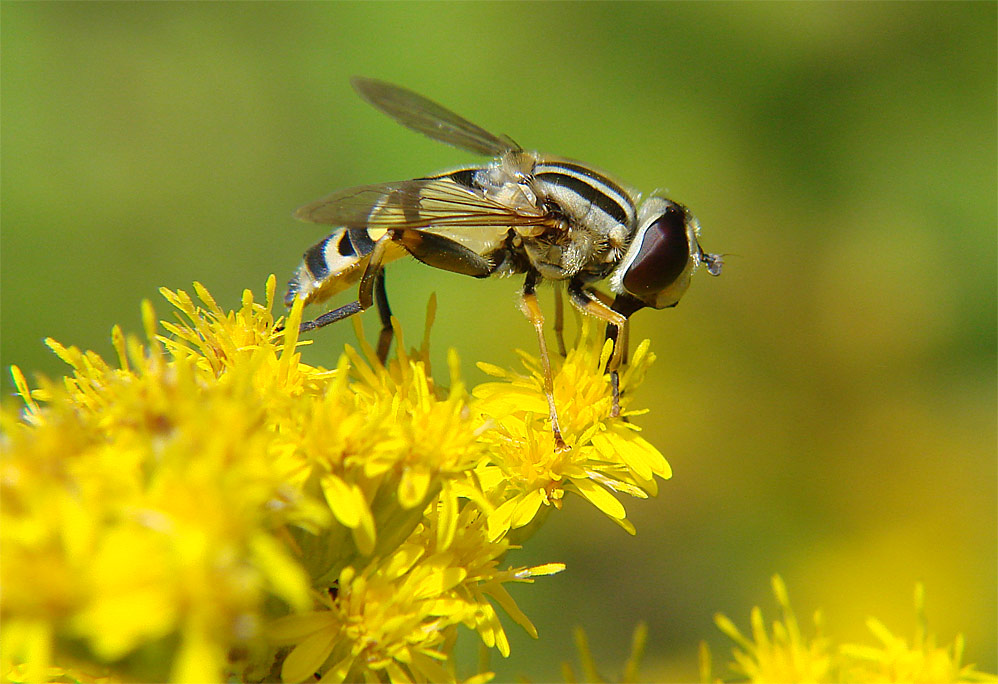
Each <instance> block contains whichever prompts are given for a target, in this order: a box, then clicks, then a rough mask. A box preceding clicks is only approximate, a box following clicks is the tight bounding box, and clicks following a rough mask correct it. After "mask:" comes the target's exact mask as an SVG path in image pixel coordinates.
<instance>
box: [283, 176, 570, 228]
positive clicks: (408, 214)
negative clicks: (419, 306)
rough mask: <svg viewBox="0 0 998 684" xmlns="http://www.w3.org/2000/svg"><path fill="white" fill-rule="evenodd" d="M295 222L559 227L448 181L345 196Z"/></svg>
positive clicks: (386, 186)
mask: <svg viewBox="0 0 998 684" xmlns="http://www.w3.org/2000/svg"><path fill="white" fill-rule="evenodd" d="M295 218H298V219H300V220H302V221H308V222H310V223H322V224H328V225H333V226H344V227H347V228H369V229H407V228H410V229H415V230H429V229H446V230H459V229H471V230H473V229H475V228H496V227H506V228H509V227H516V226H538V227H555V226H557V225H558V224H557V223H556V221H555V219H554V218H552V217H551V215H550V214H549V213H548V212H546V211H544V210H542V209H534V208H533V207H530V209H516V208H513V207H510V206H508V205H506V204H503V203H501V202H498V201H496V200H495V199H492V198H489V197H487V196H486V195H485V194H484V193H482V192H477V191H475V190H473V189H471V188H468V187H466V186H464V185H461V184H460V183H457V182H455V181H454V180H453V179H452V178H451V177H449V176H446V175H445V176H439V177H436V178H423V179H418V180H409V181H400V182H397V183H383V184H378V185H362V186H359V187H355V188H349V189H347V190H340V191H339V192H334V193H333V194H331V195H329V196H327V197H324V198H322V199H320V200H318V201H315V202H312V203H311V204H306V205H305V206H304V207H301V208H300V209H298V210H297V211H296V212H295Z"/></svg>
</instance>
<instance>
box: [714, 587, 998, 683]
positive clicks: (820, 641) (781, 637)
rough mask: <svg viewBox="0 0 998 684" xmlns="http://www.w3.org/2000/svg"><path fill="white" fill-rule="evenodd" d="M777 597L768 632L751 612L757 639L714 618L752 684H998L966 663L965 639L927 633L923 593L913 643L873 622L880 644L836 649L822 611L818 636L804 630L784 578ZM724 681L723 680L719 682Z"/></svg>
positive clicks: (736, 665) (736, 668)
mask: <svg viewBox="0 0 998 684" xmlns="http://www.w3.org/2000/svg"><path fill="white" fill-rule="evenodd" d="M772 585H773V593H774V595H775V596H776V601H777V603H778V604H779V606H780V611H781V613H782V619H781V620H776V621H774V622H773V625H772V631H771V632H770V631H767V629H766V626H765V624H764V622H763V619H762V612H761V611H760V610H759V608H758V607H755V608H753V609H752V613H751V624H752V636H751V638H749V637H746V636H745V635H743V634H742V633H741V631H740V630H739V629H738V628H737V627H736V626H735V625H734V623H733V622H732V621H731V620H729V619H728V618H727V617H725V616H724V615H720V614H718V615H717V616H715V618H714V620H715V622H716V623H717V626H718V627H719V628H720V630H721V631H722V632H724V633H725V634H727V635H728V636H729V637H730V638H731V639H732V640H734V641H735V643H736V644H738V647H737V648H735V649H734V651H733V654H734V662H733V663H730V665H729V667H730V669H731V671H732V672H734V673H736V674H737V675H739V677H740V678H742V677H744V678H745V679H744V681H750V682H856V683H857V684H858V683H860V682H998V677H995V676H994V675H992V674H987V673H983V672H979V671H977V670H976V669H974V666H973V665H962V664H961V660H962V657H963V638H962V637H961V636H957V638H956V640H955V641H954V642H953V644H951V645H950V646H948V647H937V646H936V642H935V637H933V636H932V635H931V634H929V633H928V631H927V627H926V623H925V614H924V589H923V587H922V585H921V584H919V585H918V586H917V587H916V589H915V607H916V612H917V613H918V618H919V626H918V628H917V629H916V632H915V637H914V639H913V640H912V643H911V644H910V645H909V643H908V642H907V641H906V640H905V639H902V638H899V637H896V636H894V635H893V634H892V633H891V632H890V631H889V630H888V629H887V628H886V627H884V625H883V624H882V623H881V622H880V621H878V620H876V619H875V618H870V619H869V620H868V621H867V626H868V627H869V628H870V631H871V632H873V634H874V635H875V636H876V637H877V639H878V640H879V641H880V644H881V645H880V646H865V645H859V644H842V645H840V646H839V647H838V648H834V647H833V646H832V644H831V641H830V640H829V639H828V638H826V637H823V636H822V635H821V632H822V618H821V613H820V612H816V613H815V615H814V625H815V636H813V637H806V636H804V634H803V633H802V632H801V630H800V628H799V626H798V624H797V619H796V617H795V616H794V613H793V610H792V609H791V607H790V599H789V597H788V595H787V589H786V585H785V584H784V583H783V580H782V579H781V578H780V576H779V575H775V576H774V577H773V579H772ZM700 668H701V679H702V681H705V682H706V681H710V679H711V672H710V670H711V666H710V653H709V651H708V650H707V648H706V645H705V644H704V645H701V663H700ZM718 681H720V680H718Z"/></svg>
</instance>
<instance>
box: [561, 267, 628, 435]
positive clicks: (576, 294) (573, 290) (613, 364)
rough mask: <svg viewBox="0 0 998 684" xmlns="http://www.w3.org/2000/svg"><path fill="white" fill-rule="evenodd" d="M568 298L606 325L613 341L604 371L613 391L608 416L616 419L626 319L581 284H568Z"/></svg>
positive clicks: (618, 411) (625, 341)
mask: <svg viewBox="0 0 998 684" xmlns="http://www.w3.org/2000/svg"><path fill="white" fill-rule="evenodd" d="M568 296H569V297H571V301H572V304H573V305H574V306H575V307H576V308H577V309H578V310H579V311H581V312H582V313H585V314H589V315H590V316H593V317H594V318H598V319H600V320H601V321H605V322H606V323H607V326H608V329H607V337H611V338H612V339H613V353H612V354H611V355H610V360H609V361H607V364H606V369H607V370H608V371H610V387H611V388H612V390H613V405H612V407H611V409H610V416H611V417H613V418H616V417H617V416H619V415H620V375H619V373H618V369H619V368H620V364H621V361H622V360H623V358H624V356H625V355H626V352H625V349H626V346H627V317H626V316H624V315H623V314H622V313H620V312H618V311H614V310H613V309H612V308H610V307H609V306H607V305H606V304H604V303H603V301H602V300H601V299H599V297H598V296H597V295H596V294H595V293H594V292H592V291H591V290H587V289H585V286H584V285H582V284H581V283H575V282H572V283H570V284H569V286H568ZM611 330H612V331H613V332H612V334H611V332H610V331H611Z"/></svg>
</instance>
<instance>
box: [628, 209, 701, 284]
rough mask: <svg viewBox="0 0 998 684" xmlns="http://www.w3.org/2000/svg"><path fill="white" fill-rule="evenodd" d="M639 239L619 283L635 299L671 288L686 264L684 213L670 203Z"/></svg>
mask: <svg viewBox="0 0 998 684" xmlns="http://www.w3.org/2000/svg"><path fill="white" fill-rule="evenodd" d="M639 239H640V240H641V245H640V246H639V247H638V252H637V254H636V255H635V256H634V260H633V261H632V262H631V265H630V267H629V268H628V269H627V272H626V273H625V274H624V278H623V284H624V287H625V288H626V289H627V291H628V292H630V293H631V294H633V295H635V296H636V297H647V296H649V295H655V294H658V293H659V292H661V291H662V290H664V289H665V288H667V287H669V286H670V285H672V283H674V282H675V281H676V279H677V278H679V276H680V275H682V273H683V270H685V268H686V264H687V263H688V262H689V259H690V242H689V237H688V236H687V232H686V213H685V212H684V211H683V210H682V208H681V207H679V206H678V205H675V204H670V205H669V207H668V208H667V209H666V210H665V213H664V214H662V215H661V216H659V217H658V218H657V219H655V220H654V221H653V222H652V223H651V225H649V226H648V228H646V229H645V230H644V231H643V232H642V233H641V235H640V236H639Z"/></svg>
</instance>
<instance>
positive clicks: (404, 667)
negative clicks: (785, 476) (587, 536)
mask: <svg viewBox="0 0 998 684" xmlns="http://www.w3.org/2000/svg"><path fill="white" fill-rule="evenodd" d="M195 290H196V292H197V296H198V299H199V300H200V302H199V303H196V302H195V300H193V299H192V298H191V297H189V296H188V295H187V294H186V293H184V292H182V291H177V292H172V291H169V290H165V289H164V290H162V293H163V295H164V297H165V298H166V299H167V300H169V302H170V303H171V304H172V305H173V306H174V308H175V309H176V312H175V316H176V320H175V321H173V322H164V323H163V327H164V328H165V329H166V330H167V332H168V333H169V334H168V335H167V336H163V335H159V334H157V331H156V324H155V319H154V314H153V311H152V307H151V305H149V304H148V303H146V304H144V305H143V320H144V323H145V328H146V338H147V341H146V343H145V344H143V343H142V342H140V341H139V340H138V339H134V338H130V337H126V336H125V335H123V334H122V333H121V331H120V330H119V329H117V328H115V329H114V331H113V332H112V340H113V343H114V348H115V351H116V353H117V356H118V363H117V366H112V365H111V364H108V363H107V362H105V361H104V360H103V359H102V358H100V357H99V356H98V355H96V354H94V353H93V352H82V351H80V350H78V349H75V348H73V347H64V346H62V345H60V344H58V343H56V342H54V341H48V344H49V346H50V347H51V348H52V349H53V350H54V351H55V352H56V354H58V355H59V356H60V358H62V359H63V360H64V361H65V362H66V363H67V364H68V365H69V366H70V367H71V369H72V376H71V377H67V378H64V379H63V380H62V381H61V382H51V381H48V380H45V379H40V380H38V385H39V387H38V388H36V389H30V388H29V385H28V382H27V380H26V379H25V377H24V375H23V374H22V373H21V371H20V370H19V369H17V368H16V367H14V368H12V375H13V378H14V382H15V385H16V386H17V390H18V393H19V394H20V396H21V397H22V399H23V401H24V404H25V407H24V409H23V410H22V412H21V413H20V414H19V415H17V414H15V413H13V412H12V411H10V410H5V411H4V412H3V413H2V414H0V427H2V442H0V444H2V447H3V450H2V455H0V494H2V508H0V543H2V545H3V552H4V558H3V561H4V562H3V564H2V565H0V588H2V590H0V618H2V620H3V631H2V633H0V676H2V677H4V678H5V679H9V680H14V681H44V680H48V681H70V680H74V679H75V680H78V681H95V680H98V679H101V678H110V679H122V680H144V681H165V680H173V681H221V680H237V679H240V678H242V679H245V680H253V681H260V680H272V679H275V678H277V677H281V676H283V678H284V679H285V680H286V681H305V680H309V679H311V678H312V677H313V676H314V675H315V674H316V673H318V674H319V675H320V676H321V677H322V678H323V679H324V680H326V681H335V680H345V679H351V680H354V679H356V680H368V681H375V680H380V681H393V682H402V681H452V680H454V678H455V674H454V672H455V669H454V663H453V662H452V661H451V656H452V648H453V645H454V640H455V634H456V630H457V628H458V626H459V625H464V626H465V627H466V628H468V629H470V630H473V631H474V632H476V633H477V634H478V636H479V638H480V639H481V641H482V643H483V644H485V646H487V647H489V648H494V649H496V650H497V651H499V652H500V653H501V654H502V655H504V656H505V655H508V654H509V641H508V639H507V638H506V634H505V632H504V630H503V627H502V625H501V624H500V622H499V617H498V613H497V610H498V609H500V608H501V609H502V610H503V611H504V612H506V613H507V615H508V616H509V617H510V618H512V620H513V621H514V622H516V623H517V624H519V625H521V626H522V627H523V628H524V629H525V630H526V631H527V632H528V633H529V634H531V635H533V636H536V630H535V629H534V627H533V625H532V624H531V623H530V621H529V619H528V618H527V617H526V616H525V615H524V614H523V613H522V612H521V611H520V610H519V608H518V607H517V606H516V603H515V602H514V601H513V599H512V597H511V596H510V595H509V593H508V592H507V590H506V588H505V585H506V584H507V583H509V582H531V581H532V580H533V578H534V577H538V576H543V575H548V574H552V573H555V572H560V571H561V570H562V569H563V567H564V566H562V565H561V564H559V563H550V564H546V565H541V566H536V567H532V568H516V567H508V566H507V565H506V560H505V559H506V556H507V553H508V552H509V551H510V550H511V549H515V548H516V547H515V546H513V545H512V543H513V540H512V539H511V538H510V537H509V536H507V532H509V531H510V530H511V529H514V528H522V527H524V526H526V525H527V524H528V523H531V522H534V523H535V524H537V523H538V522H539V520H540V519H539V518H537V517H535V514H536V513H538V512H539V511H540V510H541V505H542V504H551V505H553V506H557V505H558V504H559V502H560V500H561V497H562V496H563V495H564V493H565V492H575V493H577V494H580V495H582V496H583V497H585V498H587V499H588V500H590V501H591V502H593V503H594V504H596V505H597V506H598V507H600V508H601V509H602V510H603V511H605V512H606V513H607V514H609V515H610V516H611V517H612V518H613V519H614V520H616V521H617V522H618V523H620V524H621V525H623V526H624V527H625V528H626V529H628V530H629V531H632V532H633V527H631V526H630V524H629V523H628V522H627V521H626V520H625V519H624V511H623V507H622V506H621V505H620V503H619V502H618V501H617V499H616V498H615V496H614V495H613V492H618V493H626V494H629V495H632V496H638V497H644V496H648V495H649V494H654V493H655V490H656V484H655V481H654V479H653V478H654V477H655V476H656V475H657V476H659V477H668V476H669V467H668V464H667V463H666V462H665V459H664V458H663V457H662V455H661V454H660V453H659V452H658V451H657V450H656V449H654V448H653V447H652V446H651V445H649V444H648V443H647V442H645V441H644V440H642V439H641V438H640V437H639V436H638V434H637V428H636V427H635V426H634V425H633V424H631V423H630V422H628V420H627V416H634V415H637V412H634V411H632V412H630V413H626V412H625V415H624V417H621V418H610V417H609V411H610V394H609V392H610V390H609V381H608V378H607V376H606V375H604V374H603V372H602V368H603V367H604V366H605V362H606V358H607V354H608V353H609V347H607V346H606V345H603V344H600V343H599V342H598V341H597V340H595V339H594V337H593V336H592V335H590V334H588V333H586V334H585V335H584V336H583V337H584V340H585V342H584V344H583V345H582V346H581V347H580V348H579V349H577V350H573V351H572V353H571V354H570V355H569V356H568V358H567V359H565V360H564V361H563V362H562V363H560V365H559V367H558V372H557V375H556V378H555V393H556V400H557V401H558V404H559V411H560V412H561V415H562V419H563V421H564V433H565V436H566V439H567V440H568V442H569V444H570V445H571V446H572V449H571V451H568V452H557V453H556V452H555V451H554V450H553V448H552V447H553V445H552V436H551V433H550V428H549V427H548V426H546V425H545V422H544V420H545V418H546V409H544V408H543V407H544V406H545V400H544V394H543V391H542V389H541V388H542V385H541V383H540V381H539V377H538V374H537V369H536V361H534V360H532V359H530V358H529V357H525V359H526V362H527V365H528V368H530V369H531V371H532V373H531V375H528V376H526V377H521V376H518V375H513V374H504V373H501V372H498V371H497V370H496V369H495V368H494V367H487V368H488V369H489V370H490V372H492V373H493V374H494V375H497V376H501V378H502V381H500V382H493V383H488V384H487V385H483V386H480V387H478V388H476V390H475V392H474V398H473V397H472V396H469V394H468V393H467V392H466V390H465V388H464V385H463V383H462V382H461V379H460V376H459V372H458V369H459V364H458V361H457V358H456V355H454V354H453V353H452V354H451V355H450V357H449V366H450V382H449V387H448V388H444V387H441V386H440V385H439V384H438V383H437V382H436V381H435V380H434V378H433V376H432V375H431V374H430V372H429V363H428V354H427V343H426V341H425V340H424V342H423V346H422V348H421V349H420V350H417V351H413V352H408V351H407V350H406V347H405V345H404V342H403V340H402V336H401V330H398V329H396V334H397V336H398V345H397V346H398V353H397V356H396V358H395V359H393V360H392V361H391V362H390V363H388V364H387V366H382V365H381V364H380V363H378V362H377V361H376V360H374V358H373V357H374V354H373V352H372V351H371V349H370V347H369V346H368V345H367V343H366V342H364V341H363V339H362V340H361V345H360V351H359V352H358V351H355V350H353V349H352V348H350V347H347V348H346V351H345V353H344V355H343V356H342V357H341V359H340V361H339V363H338V364H337V366H336V368H335V369H333V370H326V369H323V368H315V367H311V366H308V365H306V364H304V363H302V362H301V359H300V355H299V354H298V351H297V347H298V345H299V344H303V342H300V341H299V340H298V335H297V330H298V325H299V322H300V317H301V308H300V305H296V306H295V308H293V309H292V311H291V314H290V316H289V319H288V321H287V322H286V326H285V327H280V321H276V320H275V318H274V315H273V313H272V306H273V304H274V301H275V297H274V294H275V281H274V279H273V277H271V278H270V280H269V281H268V283H267V296H266V302H265V303H263V304H261V303H258V302H256V301H254V298H253V296H252V294H251V293H249V292H248V291H247V292H246V293H244V296H243V301H242V306H241V308H240V309H239V310H237V311H232V312H226V311H223V310H222V309H221V308H220V307H219V306H218V305H217V304H216V303H215V301H214V300H213V299H212V298H211V296H210V295H209V294H208V292H207V291H205V290H204V288H203V287H201V286H200V285H197V284H195ZM647 349H648V347H647V343H645V344H643V345H641V346H640V347H639V348H638V349H637V351H636V352H635V354H634V359H633V362H632V364H631V366H629V368H628V369H627V370H626V371H625V372H624V373H623V375H622V378H621V389H622V392H623V395H622V403H623V404H624V405H625V406H626V405H627V403H628V402H629V401H630V398H631V392H632V390H633V388H634V386H635V385H636V384H637V383H638V382H639V380H640V378H641V376H642V374H643V372H644V370H645V369H646V368H647V366H648V364H649V363H650V361H651V358H652V357H651V354H649V353H648V351H647ZM538 406H541V407H542V408H541V409H540V410H535V408H536V407H538ZM545 510H550V508H545ZM521 536H522V535H521ZM488 676H489V675H488V673H485V672H483V673H480V674H479V675H478V676H477V679H478V681H484V680H485V679H487V678H488Z"/></svg>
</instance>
